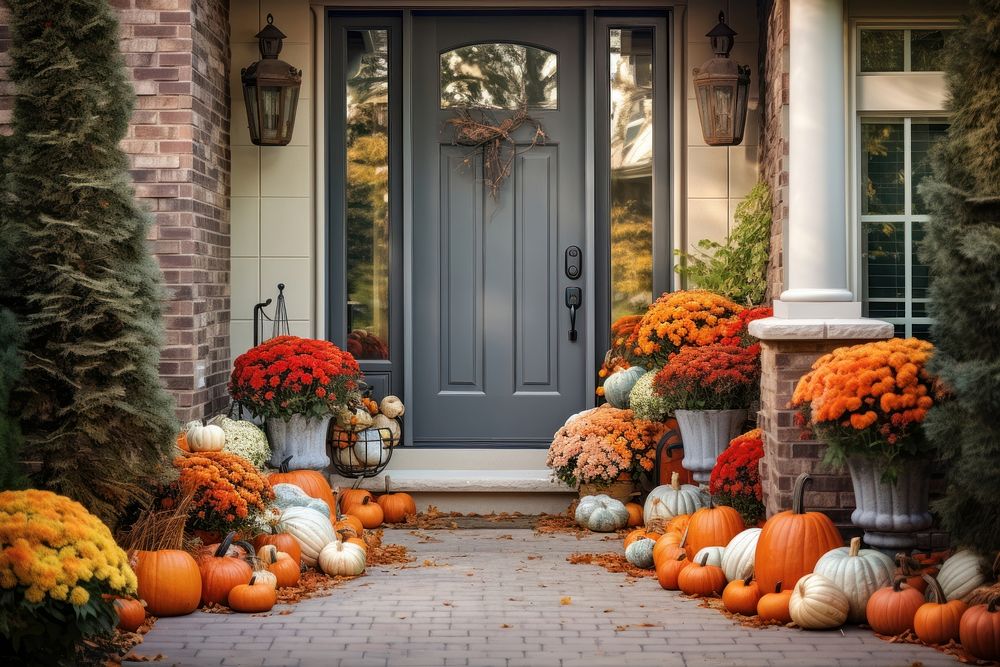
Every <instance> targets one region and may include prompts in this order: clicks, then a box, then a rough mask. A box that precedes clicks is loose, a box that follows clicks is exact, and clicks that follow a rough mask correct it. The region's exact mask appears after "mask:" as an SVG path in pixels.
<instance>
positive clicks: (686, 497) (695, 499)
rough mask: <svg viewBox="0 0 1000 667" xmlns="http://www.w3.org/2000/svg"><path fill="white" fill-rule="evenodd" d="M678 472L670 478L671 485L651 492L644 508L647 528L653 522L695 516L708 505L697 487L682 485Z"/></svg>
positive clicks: (643, 514) (643, 513) (643, 512)
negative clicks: (696, 512)
mask: <svg viewBox="0 0 1000 667" xmlns="http://www.w3.org/2000/svg"><path fill="white" fill-rule="evenodd" d="M680 479H681V478H680V475H679V474H677V473H676V472H675V473H674V474H673V475H671V477H670V484H663V485H661V486H658V487H656V488H655V489H653V490H652V491H650V492H649V496H647V497H646V503H645V505H643V507H642V517H643V519H644V520H645V521H646V527H647V528H650V527H652V523H653V522H667V521H670V520H671V519H673V518H674V517H675V516H679V515H681V514H693V513H694V512H695V511H697V510H699V509H701V508H702V507H705V506H706V505H708V499H707V498H706V497H705V494H704V493H703V492H702V490H701V489H699V488H698V487H697V486H695V485H693V484H683V485H682V484H681V482H680Z"/></svg>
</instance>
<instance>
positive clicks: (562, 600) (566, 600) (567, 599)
mask: <svg viewBox="0 0 1000 667" xmlns="http://www.w3.org/2000/svg"><path fill="white" fill-rule="evenodd" d="M571 602H573V598H571V597H570V596H568V595H567V596H566V597H562V598H559V604H562V605H566V604H570V603H571Z"/></svg>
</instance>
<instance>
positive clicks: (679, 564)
mask: <svg viewBox="0 0 1000 667" xmlns="http://www.w3.org/2000/svg"><path fill="white" fill-rule="evenodd" d="M689 565H691V561H689V560H688V557H687V553H686V552H685V551H684V550H683V549H681V550H680V551H679V552H678V553H677V555H676V556H674V557H673V558H671V559H670V560H664V561H661V562H660V564H659V565H657V566H656V580H657V581H659V582H660V587H661V588H664V589H666V590H668V591H676V590H680V583H679V582H678V581H677V579H678V577H680V574H681V572H682V571H683V570H685V569H686V568H687V567H688V566H689Z"/></svg>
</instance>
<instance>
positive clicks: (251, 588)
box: [229, 576, 278, 614]
mask: <svg viewBox="0 0 1000 667" xmlns="http://www.w3.org/2000/svg"><path fill="white" fill-rule="evenodd" d="M277 602H278V592H277V591H276V590H275V589H274V588H273V587H272V586H269V585H267V584H264V583H257V577H256V576H252V577H250V581H249V582H247V583H245V584H240V585H239V586H236V587H234V588H233V590H232V591H230V592H229V608H230V609H232V610H233V611H238V612H241V613H244V614H260V613H262V612H265V611H271V608H272V607H274V605H275V604H276V603H277Z"/></svg>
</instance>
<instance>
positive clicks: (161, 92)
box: [0, 0, 230, 420]
mask: <svg viewBox="0 0 1000 667" xmlns="http://www.w3.org/2000/svg"><path fill="white" fill-rule="evenodd" d="M111 3H112V5H113V6H114V7H115V8H116V9H117V10H118V14H119V19H120V21H121V49H122V53H123V54H124V57H125V63H126V65H127V66H128V68H129V70H130V71H131V74H132V78H133V81H134V85H135V92H136V96H137V99H136V109H135V113H134V114H133V117H132V123H131V124H130V127H129V132H128V136H127V137H126V138H125V140H123V141H122V144H121V147H122V149H123V150H124V151H125V152H126V153H127V154H128V155H129V157H130V160H131V167H132V169H131V174H132V179H133V181H134V183H135V192H136V196H137V197H139V198H140V199H141V200H143V201H144V203H145V204H146V206H147V208H148V209H149V211H150V212H151V214H152V216H153V220H154V225H153V227H152V229H151V230H150V243H151V245H152V249H153V252H154V253H155V255H156V257H157V259H158V260H159V262H160V267H161V269H162V270H163V278H164V283H165V284H166V287H167V291H168V302H167V303H166V305H165V308H164V324H165V328H166V339H165V341H164V349H163V351H162V361H161V364H160V374H161V377H162V378H163V381H164V384H165V385H166V386H167V388H168V389H170V390H171V392H172V393H173V395H174V397H175V399H176V401H177V415H178V417H179V418H181V419H182V420H187V419H192V418H195V417H200V416H202V415H205V414H211V413H213V412H217V411H219V410H221V409H222V408H223V407H224V406H225V405H226V404H227V402H228V399H227V396H226V390H225V382H226V380H227V378H228V372H229V307H230V306H229V297H230V287H229V241H230V226H229V225H230V221H229V186H230V183H229V175H230V154H229V116H230V99H229V67H230V54H229V2H228V1H227V0H111ZM7 17H8V13H7V10H6V8H5V7H4V6H3V0H0V133H9V132H10V127H9V123H10V117H11V116H10V114H11V109H12V107H13V97H12V96H13V92H14V91H13V86H12V84H11V83H10V81H9V80H8V77H7V68H8V66H9V64H10V58H9V56H8V54H7V51H8V49H9V32H8V29H7V23H8V20H7Z"/></svg>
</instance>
